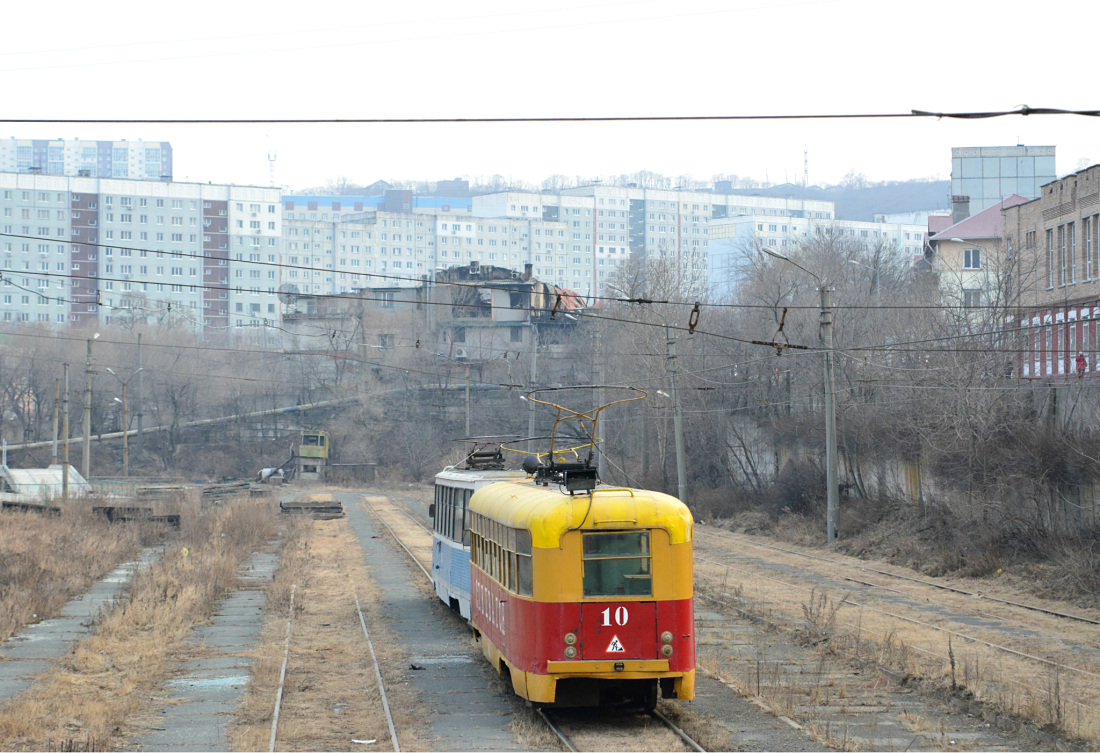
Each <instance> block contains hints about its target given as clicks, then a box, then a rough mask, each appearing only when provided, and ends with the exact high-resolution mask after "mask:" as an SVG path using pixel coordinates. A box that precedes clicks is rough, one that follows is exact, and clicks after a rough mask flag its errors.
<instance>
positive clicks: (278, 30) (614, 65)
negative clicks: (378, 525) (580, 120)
mask: <svg viewBox="0 0 1100 753" xmlns="http://www.w3.org/2000/svg"><path fill="white" fill-rule="evenodd" d="M1086 7H1088V6H1087V5H1086V4H1084V3H1074V2H1063V1H1060V0H1048V1H1047V2H1044V3H1041V4H1035V3H1024V2H1016V1H1014V0H1009V1H1007V2H1005V1H1001V2H976V1H972V2H967V0H925V1H924V2H920V3H914V2H899V1H897V0H805V1H803V2H793V1H791V2H788V1H786V0H730V1H729V2H714V1H712V0H675V2H672V1H670V0H592V1H591V2H585V0H543V1H542V2H539V3H537V4H535V3H522V2H515V1H514V0H513V1H512V2H497V1H495V0H471V1H470V2H463V3H458V2H438V1H436V0H420V1H419V2H415V3H380V2H363V1H362V0H360V1H359V2H342V1H340V0H336V1H334V2H327V3H318V4H316V5H313V4H311V3H303V2H295V3H282V2H265V3H258V2H256V3H252V2H249V3H244V2H232V1H229V2H227V1H226V0H219V2H208V1H206V0H200V1H198V2H186V3H172V4H169V3H162V2H153V3H144V4H131V5H129V6H127V7H126V8H125V9H121V8H119V9H117V10H110V11H108V10H105V7H104V6H102V5H96V4H90V3H87V2H81V3H76V2H68V1H67V0H63V1H62V2H55V3H50V4H49V5H48V6H47V5H42V4H32V3H29V2H20V3H18V4H16V3H14V2H13V3H8V4H6V5H5V8H4V22H3V23H4V27H5V30H6V33H5V35H4V36H5V46H4V48H3V51H2V52H0V101H2V103H3V108H2V110H0V112H2V113H3V115H2V117H4V118H36V117H37V118H49V119H54V118H58V119H65V120H70V119H71V120H79V119H82V118H89V119H98V118H126V119H128V118H248V119H263V118H391V117H398V118H455V117H461V118H475V117H494V118H495V117H541V116H549V117H561V116H623V115H628V116H669V115H714V114H721V115H761V114H822V113H896V112H909V111H910V110H913V109H920V110H931V111H944V112H948V111H976V110H1005V109H1011V108H1014V107H1017V106H1019V105H1023V104H1027V105H1029V106H1031V107H1058V108H1065V109H1098V108H1100V95H1097V94H1095V88H1094V87H1092V86H1090V85H1088V84H1087V82H1088V81H1091V80H1092V79H1093V78H1094V77H1095V71H1096V64H1097V59H1098V58H1097V55H1096V52H1095V46H1094V45H1091V44H1088V43H1082V42H1081V39H1080V37H1079V35H1078V34H1077V33H1076V31H1075V28H1074V25H1073V24H1074V21H1073V19H1074V18H1078V19H1079V20H1080V21H1085V20H1086V18H1085V16H1086V15H1087V12H1086V13H1084V15H1082V11H1083V9H1084V8H1086ZM1042 13H1045V14H1046V17H1045V18H1043V17H1042V16H1041V15H1040V14H1042ZM0 137H3V138H8V137H16V138H76V137H79V138H85V139H121V138H126V139H139V138H144V139H146V140H167V141H171V142H172V146H173V149H174V159H175V177H176V179H177V180H184V179H186V180H194V181H207V180H209V181H213V182H232V183H244V184H256V185H267V184H268V179H269V162H268V154H269V153H270V152H274V153H276V154H277V161H276V182H277V183H278V184H279V185H283V186H287V187H290V188H304V187H308V186H313V185H320V184H322V183H324V182H325V181H326V180H328V179H330V178H335V177H337V176H346V177H347V178H349V179H351V180H353V181H356V182H361V183H368V182H372V181H374V180H378V179H391V180H392V179H412V180H419V179H426V180H435V179H440V178H453V177H457V176H462V177H468V178H471V179H472V178H475V177H477V176H490V175H493V174H500V175H503V176H505V177H506V178H508V179H510V180H515V181H519V180H525V181H530V182H540V181H541V180H542V179H543V178H545V177H547V176H549V175H551V174H555V173H561V174H565V175H567V176H569V177H570V178H573V177H577V176H579V177H582V178H584V179H594V178H599V177H603V176H614V175H619V174H621V173H629V172H634V171H637V170H650V171H653V172H659V173H664V174H666V175H671V176H677V175H682V174H690V175H693V176H694V177H696V178H699V179H706V180H709V179H710V178H711V176H713V175H715V174H718V173H734V174H737V175H742V176H751V177H754V178H757V179H760V180H763V179H765V178H767V179H769V180H770V181H772V182H780V181H783V180H785V179H787V180H792V181H800V180H801V178H802V172H803V150H804V149H806V150H808V153H809V180H810V183H814V184H822V185H823V184H830V183H837V182H839V181H840V180H841V179H842V178H843V176H844V175H845V174H846V173H847V172H848V171H850V170H855V171H857V172H860V173H863V174H865V175H866V176H867V177H868V178H869V179H872V180H903V179H907V178H922V177H931V176H936V177H942V178H946V177H948V176H949V175H950V170H951V162H950V149H951V147H952V146H979V145H981V146H992V145H1007V144H1017V143H1023V144H1029V145H1047V144H1053V145H1055V146H1056V147H1057V149H1058V152H1057V154H1058V171H1059V173H1060V174H1064V173H1067V172H1072V171H1073V170H1076V169H1078V167H1079V166H1083V165H1084V164H1092V163H1094V162H1097V161H1100V120H1098V119H1094V118H1083V117H1079V116H1031V117H1028V118H1023V117H1020V116H1012V117H1007V118H998V119H992V120H982V121H967V122H951V121H937V120H934V119H921V120H913V119H907V120H858V121H819V120H808V121H797V122H776V121H760V122H676V123H636V124H553V125H548V124H422V125H262V124H259V125H189V126H180V125H158V124H145V125H119V124H110V125H93V124H81V123H75V122H74V123H65V124H39V123H14V124H0Z"/></svg>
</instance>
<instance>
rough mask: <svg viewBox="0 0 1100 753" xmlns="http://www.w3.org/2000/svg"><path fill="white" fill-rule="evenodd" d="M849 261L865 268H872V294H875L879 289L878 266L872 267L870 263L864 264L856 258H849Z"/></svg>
mask: <svg viewBox="0 0 1100 753" xmlns="http://www.w3.org/2000/svg"><path fill="white" fill-rule="evenodd" d="M848 263H849V264H855V265H856V266H857V267H863V268H864V269H869V270H871V291H870V294H871V295H874V294H875V292H876V291H877V290H878V282H879V279H878V278H879V271H878V267H872V266H871V265H870V264H864V263H863V262H861V261H856V260H855V259H849V260H848Z"/></svg>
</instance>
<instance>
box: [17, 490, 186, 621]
mask: <svg viewBox="0 0 1100 753" xmlns="http://www.w3.org/2000/svg"><path fill="white" fill-rule="evenodd" d="M163 530H164V529H163V527H161V526H156V527H154V526H149V525H144V524H140V523H132V524H130V523H128V524H126V525H114V526H112V525H110V524H108V523H107V521H106V519H104V518H103V517H102V516H99V515H93V514H92V513H91V512H90V504H89V503H87V502H81V503H79V504H78V503H75V502H71V503H69V504H68V505H65V506H63V510H62V514H61V515H59V516H54V517H45V516H43V515H40V514H38V513H25V512H15V511H11V510H4V511H2V512H0V552H3V556H2V557H0V641H4V640H6V639H7V638H9V637H10V636H12V635H14V634H15V633H17V632H18V631H19V630H20V629H22V628H23V627H25V626H26V625H29V624H30V623H32V622H36V621H37V620H42V619H48V618H50V617H55V616H57V614H58V612H60V610H61V608H62V607H64V606H65V604H66V603H68V602H69V601H70V600H71V599H73V598H74V597H76V596H78V595H80V594H82V593H84V592H86V591H87V590H88V589H89V588H90V587H91V586H92V584H94V583H96V582H98V581H99V580H101V579H102V578H103V577H104V576H106V575H107V574H108V573H110V572H111V571H112V570H114V569H115V568H116V567H118V565H119V564H121V563H122V562H125V561H126V560H128V559H132V558H134V557H135V556H137V554H138V553H139V552H140V551H141V549H142V547H144V546H147V545H149V544H150V543H152V542H153V541H155V539H156V537H157V536H158V535H161V534H162V533H163Z"/></svg>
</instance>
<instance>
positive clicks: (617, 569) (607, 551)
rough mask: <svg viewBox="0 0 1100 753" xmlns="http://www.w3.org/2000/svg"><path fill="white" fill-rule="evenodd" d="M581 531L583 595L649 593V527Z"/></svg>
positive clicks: (650, 587) (650, 591) (651, 582)
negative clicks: (594, 531)
mask: <svg viewBox="0 0 1100 753" xmlns="http://www.w3.org/2000/svg"><path fill="white" fill-rule="evenodd" d="M583 535H584V595H585V596H652V595H653V579H652V577H651V576H650V552H649V531H614V532H606V533H604V532H600V533H585V534H583Z"/></svg>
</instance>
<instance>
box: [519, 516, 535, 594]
mask: <svg viewBox="0 0 1100 753" xmlns="http://www.w3.org/2000/svg"><path fill="white" fill-rule="evenodd" d="M516 581H517V582H516V586H517V588H516V593H518V594H520V595H521V596H531V595H532V594H533V593H534V585H535V579H534V575H533V571H532V569H531V532H530V531H524V530H522V529H517V530H516Z"/></svg>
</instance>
